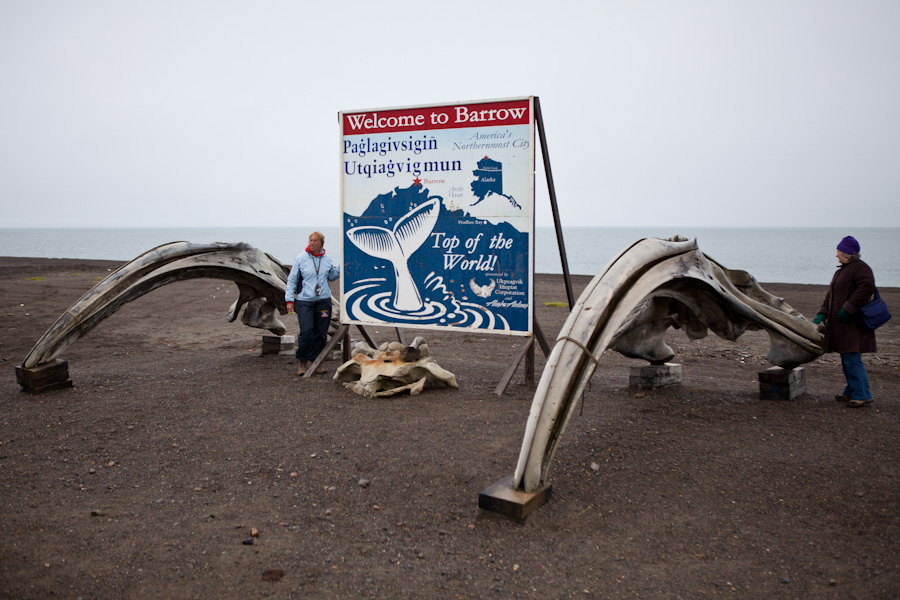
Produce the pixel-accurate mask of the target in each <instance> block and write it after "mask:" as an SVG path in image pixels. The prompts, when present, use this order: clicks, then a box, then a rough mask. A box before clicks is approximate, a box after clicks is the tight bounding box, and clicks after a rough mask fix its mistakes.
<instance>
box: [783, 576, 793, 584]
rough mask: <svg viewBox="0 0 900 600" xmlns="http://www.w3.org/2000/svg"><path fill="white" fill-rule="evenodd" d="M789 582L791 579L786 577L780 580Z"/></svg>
mask: <svg viewBox="0 0 900 600" xmlns="http://www.w3.org/2000/svg"><path fill="white" fill-rule="evenodd" d="M790 582H791V580H790V579H788V578H787V577H785V578H784V579H782V580H781V583H790Z"/></svg>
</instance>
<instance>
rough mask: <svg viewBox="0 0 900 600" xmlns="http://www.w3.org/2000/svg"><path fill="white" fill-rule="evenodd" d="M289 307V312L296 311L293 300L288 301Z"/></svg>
mask: <svg viewBox="0 0 900 600" xmlns="http://www.w3.org/2000/svg"><path fill="white" fill-rule="evenodd" d="M287 309H288V312H289V313H292V312H294V303H293V302H288V303H287Z"/></svg>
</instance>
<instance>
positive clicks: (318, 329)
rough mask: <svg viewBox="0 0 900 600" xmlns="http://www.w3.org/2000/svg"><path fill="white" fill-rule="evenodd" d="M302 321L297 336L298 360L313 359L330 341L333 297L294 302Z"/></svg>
mask: <svg viewBox="0 0 900 600" xmlns="http://www.w3.org/2000/svg"><path fill="white" fill-rule="evenodd" d="M294 310H296V311H297V320H298V321H299V322H300V337H299V338H297V354H296V356H297V360H305V361H313V360H315V359H316V357H317V356H319V353H320V352H322V348H324V347H325V344H326V343H328V325H329V324H330V323H331V298H328V299H326V300H303V301H299V302H295V303H294Z"/></svg>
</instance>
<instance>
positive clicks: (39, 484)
mask: <svg viewBox="0 0 900 600" xmlns="http://www.w3.org/2000/svg"><path fill="white" fill-rule="evenodd" d="M115 266H117V264H116V263H110V262H102V261H82V260H51V259H20V258H5V259H0V331H2V337H0V360H2V362H0V375H2V377H0V406H2V417H0V515H2V516H0V531H2V543H0V597H3V598H35V599H38V598H52V597H58V598H256V597H268V598H667V599H668V598H718V597H731V598H798V599H804V598H835V599H838V598H841V599H842V598H859V599H872V598H884V599H896V598H898V597H900V542H898V540H900V443H898V434H900V401H898V397H897V391H898V389H900V343H898V319H895V320H893V321H891V322H890V323H888V324H887V325H886V326H885V327H884V328H882V329H881V330H879V332H878V343H879V352H878V353H877V354H871V355H866V363H867V366H868V369H869V374H870V378H871V380H872V387H873V392H874V394H875V397H876V399H877V401H876V403H875V405H874V406H873V407H869V408H864V409H848V408H847V407H845V406H844V405H842V404H840V403H837V402H835V401H834V400H833V396H834V394H836V393H838V392H840V391H841V389H842V387H843V383H842V375H841V373H840V363H839V359H838V356H837V355H833V354H832V355H826V356H825V357H823V358H820V359H819V360H817V361H815V362H814V363H812V364H810V365H807V379H808V390H807V393H806V394H805V395H803V396H801V397H799V398H796V399H794V400H792V401H763V400H760V399H759V387H758V380H757V375H758V373H759V372H760V371H762V370H765V369H766V368H767V367H768V366H769V365H768V364H767V363H765V361H764V359H763V356H764V355H765V353H766V350H767V348H768V338H767V335H766V334H765V333H762V332H748V333H747V334H745V335H744V336H743V337H742V338H740V339H739V340H738V341H737V342H736V343H732V342H728V341H725V340H721V339H719V338H716V337H714V336H712V337H707V338H705V339H703V340H699V341H694V342H691V341H689V340H688V339H687V338H686V337H685V336H684V335H683V333H681V332H680V331H671V332H670V333H669V335H668V339H669V341H670V344H671V345H672V346H673V347H674V348H675V349H676V351H677V356H676V359H675V361H676V362H680V363H681V364H683V365H684V383H683V384H682V385H680V386H675V387H670V388H665V389H659V390H653V391H645V392H643V393H639V392H636V391H635V390H630V389H629V388H628V367H629V366H630V365H635V364H642V363H641V362H640V361H633V360H629V359H626V358H624V357H622V356H619V355H617V354H614V353H608V354H607V355H604V357H603V358H602V359H601V365H600V368H599V369H598V370H597V372H596V374H595V375H594V378H593V380H592V385H591V386H590V389H589V390H588V392H587V393H586V395H585V398H584V402H583V408H582V407H579V409H578V410H577V411H576V413H575V415H574V416H573V419H572V421H571V423H570V424H569V427H568V429H567V431H566V433H565V435H564V437H563V440H562V444H561V446H560V449H559V451H558V453H557V455H556V458H555V460H554V462H553V466H552V469H551V483H552V485H553V499H552V500H551V501H550V502H549V503H548V504H547V505H545V506H544V507H542V508H540V509H539V510H537V511H536V512H534V513H532V515H531V516H529V517H528V519H527V520H526V521H525V523H524V524H522V525H518V524H514V523H511V522H508V521H497V520H492V519H483V518H479V514H478V510H477V497H478V493H479V492H480V491H481V490H482V489H484V488H486V487H487V486H489V485H490V484H492V483H493V482H495V481H497V480H498V479H500V478H501V477H503V476H505V475H508V474H510V473H512V471H513V469H514V467H515V463H516V460H517V457H518V452H519V448H520V445H521V441H522V435H523V433H524V429H525V421H526V418H527V415H528V411H529V408H530V405H531V399H532V395H533V392H534V388H533V387H532V386H529V385H527V384H526V382H525V381H524V377H523V374H522V371H521V369H520V371H519V372H518V373H517V374H516V376H515V377H514V378H513V381H512V384H511V385H510V387H509V388H508V389H507V392H506V393H505V394H504V395H503V396H501V397H498V396H496V395H495V394H494V393H493V391H494V388H495V387H496V385H497V382H498V381H499V379H500V377H501V375H502V374H503V371H504V370H505V369H506V367H507V366H508V364H509V361H510V358H511V355H512V354H513V353H514V352H515V350H516V348H517V344H518V343H521V340H516V339H510V338H504V337H497V336H490V335H484V334H479V333H454V334H450V333H444V332H433V331H426V332H424V334H423V335H424V336H425V337H426V338H427V339H428V341H429V345H430V347H431V349H432V352H433V354H434V355H435V357H436V359H437V361H438V362H439V363H440V364H441V365H442V366H443V367H445V368H447V369H449V370H450V371H452V372H453V373H455V374H456V375H457V377H458V379H459V383H460V389H459V390H458V391H452V390H442V391H431V392H428V393H426V394H423V395H421V396H418V397H408V396H407V397H398V398H395V399H392V400H369V399H365V398H362V397H359V396H356V395H353V394H351V393H350V392H348V391H346V390H345V389H344V388H342V387H340V386H338V385H336V384H335V383H333V382H332V381H331V379H330V376H319V377H315V378H312V379H309V380H300V379H299V378H297V377H296V376H295V375H294V371H295V368H296V367H295V363H294V360H293V358H292V357H290V356H277V355H276V356H261V355H260V340H261V335H262V332H260V331H258V330H253V329H250V328H247V327H244V326H243V325H240V324H237V323H233V324H230V323H227V322H226V321H225V313H226V311H227V309H228V307H229V305H230V304H231V302H232V301H233V299H234V297H235V293H236V288H235V286H234V285H233V284H231V283H229V282H219V281H212V280H195V281H191V282H183V283H178V284H173V285H170V286H166V287H164V288H162V289H159V290H157V291H155V292H152V293H151V294H148V295H147V296H144V297H143V298H141V299H139V300H137V301H135V302H133V303H131V304H128V305H126V306H125V307H123V308H122V309H121V310H120V311H119V312H118V313H116V314H115V315H114V316H113V317H111V318H110V319H108V320H107V321H105V322H104V323H102V324H101V325H100V326H99V327H98V328H97V329H96V330H94V331H93V332H91V333H90V334H89V335H88V336H87V337H85V338H84V339H82V340H81V341H79V342H78V343H77V344H75V345H74V346H72V347H71V348H69V349H68V350H67V351H66V352H65V353H64V355H63V358H65V359H68V361H69V368H70V374H71V377H72V379H73V381H74V388H71V389H67V390H59V391H53V392H49V393H46V394H43V395H40V396H37V397H32V396H30V395H28V394H25V393H24V392H22V391H20V389H19V386H18V385H17V384H16V381H15V373H14V367H15V366H16V365H18V364H20V363H21V361H22V359H23V358H24V356H25V355H26V354H27V352H28V351H29V349H30V348H31V346H32V345H33V344H34V343H35V341H37V339H38V338H39V337H40V336H41V335H42V334H43V333H44V331H45V330H46V329H47V328H48V327H49V326H50V325H51V324H52V323H53V322H54V321H55V320H56V318H57V317H58V316H59V315H60V314H61V313H62V312H63V311H65V310H66V309H67V308H68V307H69V306H70V305H71V304H72V303H73V302H74V301H75V300H77V299H78V298H79V297H80V296H81V294H83V293H84V292H85V291H86V290H87V289H89V288H90V287H91V286H92V285H93V284H94V283H95V282H96V281H98V280H99V279H100V278H102V277H104V276H105V275H106V274H107V273H108V272H109V270H110V269H113V268H114V267H115ZM536 279H537V285H536V300H537V306H538V309H537V316H538V319H539V321H540V323H541V325H542V327H543V329H544V331H545V332H546V333H547V335H548V336H549V337H550V338H551V339H552V338H554V337H555V335H556V332H558V331H559V328H560V327H561V325H562V323H563V321H564V320H565V317H566V314H567V312H566V309H564V308H557V307H551V306H546V305H545V304H544V303H545V302H551V301H556V302H558V301H565V291H564V288H563V286H562V282H561V277H559V276H546V275H539V276H537V278H536ZM588 281H589V278H587V277H576V278H575V282H576V293H577V292H580V290H581V289H582V288H583V287H584V286H585V285H586V283H587V282H588ZM763 286H764V287H765V288H766V289H767V290H768V291H770V292H772V293H774V294H776V295H779V296H783V297H785V298H786V300H787V302H788V303H790V304H791V305H793V306H794V307H796V308H798V309H799V310H800V311H802V312H803V313H804V314H806V315H808V316H812V315H813V314H814V312H815V309H816V307H817V306H818V304H819V302H820V301H821V299H822V297H823V295H824V287H823V286H807V285H786V284H763ZM881 291H882V293H883V295H884V297H885V299H886V301H887V302H888V305H889V306H892V307H894V308H895V312H900V310H898V307H900V290H896V289H883V290H881ZM286 322H288V324H289V327H290V331H291V332H296V323H295V321H293V320H292V319H290V320H286ZM406 333H407V335H408V336H409V335H410V333H412V332H410V331H409V330H407V332H406ZM419 333H422V332H419ZM376 338H377V339H378V340H379V341H387V340H391V339H394V331H393V330H391V329H386V330H380V331H379V330H376ZM536 362H537V369H538V373H540V369H541V367H542V365H543V357H542V356H541V355H540V353H538V356H537V361H536ZM326 366H327V367H328V369H329V372H330V373H333V372H334V369H335V367H336V364H335V363H326ZM361 480H368V485H365V482H363V483H364V485H360V483H361ZM254 533H256V536H254V535H253V534H254ZM251 539H252V541H253V543H252V544H248V543H245V542H248V541H250V540H251Z"/></svg>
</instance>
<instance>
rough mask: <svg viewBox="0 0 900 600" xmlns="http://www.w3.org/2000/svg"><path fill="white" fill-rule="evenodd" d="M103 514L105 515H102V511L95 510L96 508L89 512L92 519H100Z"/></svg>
mask: <svg viewBox="0 0 900 600" xmlns="http://www.w3.org/2000/svg"><path fill="white" fill-rule="evenodd" d="M105 514H106V513H104V512H103V511H102V510H99V509H96V508H95V509H94V510H92V511H91V516H92V517H102V516H103V515H105Z"/></svg>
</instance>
